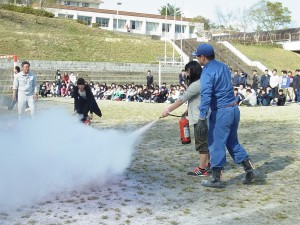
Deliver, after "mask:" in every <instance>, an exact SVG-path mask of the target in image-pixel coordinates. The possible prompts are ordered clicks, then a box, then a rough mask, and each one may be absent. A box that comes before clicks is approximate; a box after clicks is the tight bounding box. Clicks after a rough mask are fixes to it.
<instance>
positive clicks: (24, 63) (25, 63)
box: [21, 61, 30, 67]
mask: <svg viewBox="0 0 300 225" xmlns="http://www.w3.org/2000/svg"><path fill="white" fill-rule="evenodd" d="M24 65H28V66H30V63H29V62H28V61H23V62H22V64H21V67H23V66H24Z"/></svg>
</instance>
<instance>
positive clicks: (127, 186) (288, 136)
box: [0, 98, 300, 225]
mask: <svg viewBox="0 0 300 225" xmlns="http://www.w3.org/2000/svg"><path fill="white" fill-rule="evenodd" d="M98 103H99V105H100V107H101V109H102V112H103V117H102V118H99V119H97V118H95V119H94V120H93V121H92V126H95V127H101V128H105V127H109V128H110V127H113V128H118V129H124V130H128V131H133V130H135V129H137V128H140V127H142V126H143V125H145V124H147V123H149V122H152V121H153V120H156V119H158V117H159V116H160V114H161V112H162V111H163V110H164V109H165V108H166V107H167V104H164V103H163V104H152V103H135V102H112V101H98ZM57 104H59V105H63V106H64V107H67V108H68V109H70V112H71V111H72V110H71V109H72V100H71V99H66V98H48V99H41V100H40V101H39V102H38V107H39V109H40V110H47V109H48V108H49V107H51V105H57ZM184 107H186V106H182V107H181V108H179V109H177V110H176V111H174V114H178V115H180V114H181V113H182V112H183V111H184ZM240 110H241V122H240V128H239V140H240V142H241V144H243V145H244V147H245V148H246V149H247V151H248V153H249V155H250V157H251V159H252V161H253V163H254V165H255V167H256V168H257V170H258V171H260V172H261V173H262V174H263V177H262V179H261V180H259V181H258V182H256V183H255V184H253V185H242V184H241V182H240V179H241V178H242V176H243V170H242V168H241V167H240V166H239V165H235V164H234V162H233V161H232V159H231V158H230V157H229V155H227V164H226V167H225V170H224V172H223V179H224V180H225V181H226V188H225V189H221V190H220V189H212V188H204V187H202V186H201V185H200V182H201V180H202V179H207V178H200V177H197V178H193V177H189V176H187V175H186V173H187V172H188V171H190V170H192V169H193V168H194V167H195V166H197V162H198V160H197V159H198V155H197V153H196V152H195V151H194V145H193V144H189V145H182V144H181V142H180V139H179V129H178V118H175V117H168V118H165V119H160V120H158V121H157V122H156V123H154V125H153V126H152V127H151V128H150V129H149V130H147V131H146V132H145V133H144V134H143V136H142V137H141V139H140V141H138V142H137V143H136V144H135V147H134V149H135V151H134V155H133V156H132V161H131V164H130V166H129V167H128V168H127V169H126V171H124V173H123V174H122V175H120V176H116V177H112V178H111V179H110V180H109V181H108V182H106V183H105V184H102V185H90V186H87V187H86V188H85V189H83V190H74V191H71V192H66V191H62V192H59V193H56V194H55V195H50V196H48V197H47V198H46V199H43V200H42V201H40V202H38V203H34V204H33V205H31V206H26V207H21V208H18V209H17V210H13V211H9V212H4V211H3V212H0V225H23V224H24V225H25V224H41V225H59V224H78V225H95V224H108V225H109V224H134V225H140V224H166V225H168V224H169V225H179V224H182V225H187V224H191V225H195V224H197V225H202V224H203V225H204V224H205V225H210V224H211V225H215V224H222V225H227V224H228V225H235V224H236V225H238V224H248V225H257V224H260V225H263V224H300V216H299V208H300V207H299V206H300V195H299V193H300V185H299V184H300V173H299V168H300V153H299V151H300V105H298V104H296V103H290V104H287V105H286V106H284V107H253V108H251V107H240ZM1 111H2V116H3V115H4V114H6V113H7V112H5V110H3V109H1ZM12 113H14V114H16V110H14V111H13V112H12ZM192 135H193V134H192ZM0 179H1V178H0Z"/></svg>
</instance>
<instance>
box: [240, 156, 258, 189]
mask: <svg viewBox="0 0 300 225" xmlns="http://www.w3.org/2000/svg"><path fill="white" fill-rule="evenodd" d="M242 166H243V168H244V170H245V172H246V174H245V177H244V178H243V179H242V180H241V181H242V183H243V184H250V183H252V182H254V181H255V179H257V178H258V177H259V173H258V172H257V171H255V170H254V169H253V166H252V163H251V161H250V159H246V160H244V161H243V162H242Z"/></svg>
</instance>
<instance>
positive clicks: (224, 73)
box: [193, 44, 258, 188]
mask: <svg viewBox="0 0 300 225" xmlns="http://www.w3.org/2000/svg"><path fill="white" fill-rule="evenodd" d="M193 55H194V56H197V60H198V61H199V63H200V65H201V66H203V71H202V75H201V78H200V83H201V86H200V95H201V103H200V107H199V109H200V116H199V121H198V123H197V129H196V131H197V132H198V134H199V135H203V136H205V133H206V132H208V148H209V153H210V163H211V170H212V179H211V180H203V181H202V182H201V185H203V186H205V187H216V188H223V187H224V186H225V185H224V182H223V181H222V180H221V174H222V170H223V169H224V165H225V163H226V148H227V150H228V152H229V154H230V155H231V157H232V158H233V160H234V162H235V163H237V164H242V165H243V168H244V170H245V172H246V174H245V177H244V178H243V179H242V183H243V184H249V183H251V182H253V181H254V180H255V179H256V178H257V177H258V174H257V173H256V171H254V169H253V167H252V164H251V162H250V159H249V156H248V154H247V152H246V150H245V149H244V148H243V146H242V145H240V144H239V141H238V138H237V130H238V125H239V121H240V111H239V108H238V105H237V103H236V101H235V97H234V92H233V87H232V83H231V73H230V70H229V68H228V66H227V65H225V64H224V63H222V62H219V61H217V60H215V53H214V49H213V47H212V46H211V45H209V44H200V45H199V46H198V48H197V50H196V51H195V52H194V53H193ZM209 109H211V115H210V117H209V128H208V131H207V126H206V121H205V118H206V116H207V114H208V111H209Z"/></svg>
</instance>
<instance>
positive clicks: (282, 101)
mask: <svg viewBox="0 0 300 225" xmlns="http://www.w3.org/2000/svg"><path fill="white" fill-rule="evenodd" d="M285 101H286V95H285V94H284V93H283V90H282V89H279V91H278V100H277V105H278V106H284V104H285Z"/></svg>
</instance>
